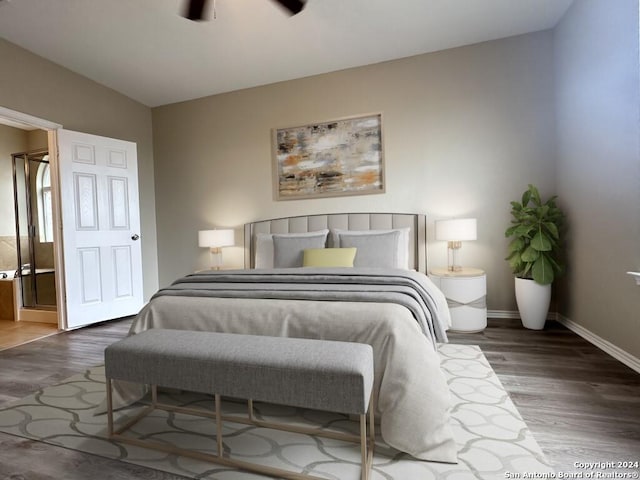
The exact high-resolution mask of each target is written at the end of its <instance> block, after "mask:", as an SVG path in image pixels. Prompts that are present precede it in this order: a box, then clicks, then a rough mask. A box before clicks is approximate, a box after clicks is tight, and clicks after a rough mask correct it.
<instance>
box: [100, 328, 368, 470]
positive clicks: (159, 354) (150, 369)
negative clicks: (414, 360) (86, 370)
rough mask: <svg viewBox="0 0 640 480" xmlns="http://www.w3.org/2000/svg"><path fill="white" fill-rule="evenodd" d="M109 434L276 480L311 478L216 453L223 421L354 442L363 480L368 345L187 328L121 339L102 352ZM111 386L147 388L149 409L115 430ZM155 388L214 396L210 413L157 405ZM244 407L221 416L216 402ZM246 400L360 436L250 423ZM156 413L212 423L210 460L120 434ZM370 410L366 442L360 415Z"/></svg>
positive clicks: (195, 453) (141, 444) (150, 332)
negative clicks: (354, 427) (320, 414)
mask: <svg viewBox="0 0 640 480" xmlns="http://www.w3.org/2000/svg"><path fill="white" fill-rule="evenodd" d="M105 374H106V378H107V414H108V429H109V436H110V437H111V438H113V439H115V440H119V441H123V442H127V443H131V444H134V445H139V446H145V447H149V448H155V449H159V450H163V451H168V452H171V453H177V454H179V455H185V456H189V457H194V458H197V459H200V460H205V461H211V462H214V463H218V464H223V465H227V466H233V467H237V468H241V469H245V470H249V471H254V472H258V473H263V474H264V473H266V474H268V475H272V476H276V477H280V478H292V479H293V478H306V479H312V478H313V479H318V478H320V477H315V476H311V475H306V474H302V473H295V472H290V471H288V470H283V469H278V468H273V467H268V466H264V465H259V464H255V463H250V462H245V461H240V460H235V459H233V458H231V457H230V456H225V455H224V454H223V448H222V447H223V438H222V421H223V420H224V421H231V422H236V423H245V424H253V425H258V426H261V427H267V428H276V429H281V430H288V431H295V432H298V433H307V434H314V435H319V436H327V437H331V438H337V439H340V440H345V441H354V442H359V443H360V449H361V461H362V474H361V478H362V480H366V479H367V478H368V476H369V471H370V468H371V460H372V455H373V447H374V421H373V410H374V407H373V402H372V401H371V398H372V396H371V391H372V386H373V352H372V349H371V346H370V345H365V344H360V343H350V342H334V341H326V340H311V339H299V338H287V337H265V336H256V335H237V334H228V333H214V332H196V331H186V330H164V329H151V330H147V331H145V332H142V333H139V334H137V335H133V336H130V337H127V338H125V339H123V340H121V341H119V342H116V343H114V344H113V345H110V346H109V347H107V348H106V350H105ZM113 380H125V381H129V382H135V383H141V384H147V385H150V386H151V392H152V397H151V398H152V400H151V405H149V406H148V407H147V408H146V409H144V410H143V411H142V412H141V413H140V414H139V415H137V416H136V417H135V418H133V419H131V420H129V421H128V422H127V423H126V424H125V425H123V426H121V427H120V428H119V429H118V430H114V424H113V403H112V383H113ZM157 386H162V387H170V388H175V389H181V390H188V391H192V392H201V393H210V394H213V395H214V397H215V411H214V412H210V411H203V410H202V409H192V408H182V407H176V406H171V405H165V404H161V403H159V402H158V397H157V388H156V387H157ZM222 396H225V397H233V398H235V399H245V400H248V401H249V416H248V417H242V416H237V415H234V416H231V415H222V412H221V397H222ZM253 401H262V402H268V403H275V404H283V405H290V406H294V407H303V408H310V409H318V410H327V411H333V412H339V413H343V414H349V415H358V416H359V421H360V435H350V434H347V433H343V432H337V431H329V430H324V429H320V428H308V427H300V426H293V425H284V424H281V423H271V422H264V421H259V420H257V419H256V418H255V417H254V415H253ZM155 408H160V409H166V410H173V411H181V412H184V413H189V414H198V415H205V416H209V417H212V418H215V419H216V439H217V454H216V455H211V454H204V453H202V452H196V451H192V450H186V449H182V448H179V447H178V446H175V447H170V446H167V445H166V444H161V443H159V442H155V443H154V442H151V441H147V440H141V439H137V438H133V437H130V436H127V435H123V432H124V431H125V430H127V429H129V428H130V427H131V426H132V425H134V424H135V423H137V422H138V421H139V420H140V419H141V418H142V417H144V416H145V415H146V414H148V413H150V412H151V411H152V410H153V409H155ZM367 411H368V412H369V421H368V423H369V428H368V430H369V432H368V433H369V438H367V421H366V414H367Z"/></svg>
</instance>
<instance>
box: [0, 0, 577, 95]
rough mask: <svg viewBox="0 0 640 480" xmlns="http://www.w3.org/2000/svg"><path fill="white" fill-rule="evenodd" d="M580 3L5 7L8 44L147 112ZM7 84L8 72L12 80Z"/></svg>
mask: <svg viewBox="0 0 640 480" xmlns="http://www.w3.org/2000/svg"><path fill="white" fill-rule="evenodd" d="M572 1H573V0H393V1H392V0H307V4H306V7H305V9H304V10H303V11H302V12H301V13H299V14H298V15H295V16H289V14H288V13H287V12H286V11H285V10H284V9H283V8H282V7H281V6H279V5H278V4H277V3H275V2H273V1H272V0H209V2H208V9H207V12H206V13H207V17H208V20H206V21H202V22H193V21H190V20H187V19H185V18H183V17H182V16H181V15H180V13H181V12H182V11H183V9H184V0H0V37H2V38H4V39H6V40H8V41H9V42H12V43H14V44H17V45H19V46H21V47H23V48H25V49H27V50H29V51H31V52H33V53H35V54H37V55H40V56H42V57H44V58H47V59H49V60H51V61H53V62H55V63H57V64H60V65H62V66H64V67H66V68H68V69H70V70H72V71H74V72H77V73H79V74H81V75H84V76H86V77H88V78H90V79H92V80H94V81H96V82H99V83H101V84H103V85H105V86H107V87H110V88H112V89H114V90H116V91H118V92H120V93H122V94H124V95H127V96H129V97H131V98H133V99H135V100H137V101H139V102H141V103H143V104H145V105H148V106H151V107H153V106H159V105H164V104H169V103H174V102H179V101H183V100H189V99H193V98H198V97H203V96H207V95H212V94H216V93H222V92H228V91H233V90H238V89H241V88H247V87H254V86H258V85H265V84H269V83H274V82H279V81H284V80H291V79H294V78H300V77H305V76H310V75H315V74H320V73H326V72H331V71H336V70H341V69H345V68H350V67H356V66H361V65H367V64H371V63H378V62H383V61H387V60H392V59H396V58H402V57H407V56H411V55H417V54H421V53H427V52H433V51H437V50H443V49H446V48H452V47H458V46H462V45H468V44H473V43H478V42H483V41H487V40H494V39H498V38H503V37H508V36H512V35H519V34H523V33H529V32H534V31H538V30H545V29H548V28H553V27H554V26H555V24H556V23H557V22H558V20H559V19H560V18H561V17H562V15H563V14H564V12H565V11H566V10H567V8H568V7H569V5H570V4H571V2H572ZM3 74H7V72H3Z"/></svg>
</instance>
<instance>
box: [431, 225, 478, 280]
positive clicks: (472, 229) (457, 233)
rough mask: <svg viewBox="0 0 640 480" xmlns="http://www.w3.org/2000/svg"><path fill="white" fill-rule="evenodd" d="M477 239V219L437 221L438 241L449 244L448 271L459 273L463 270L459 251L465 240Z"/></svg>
mask: <svg viewBox="0 0 640 480" xmlns="http://www.w3.org/2000/svg"><path fill="white" fill-rule="evenodd" d="M476 238H477V229H476V219H475V218H454V219H450V220H436V240H444V241H446V242H447V270H449V271H450V272H459V271H461V270H462V267H461V266H460V262H459V258H458V257H459V251H460V249H461V248H462V241H463V240H475V239H476Z"/></svg>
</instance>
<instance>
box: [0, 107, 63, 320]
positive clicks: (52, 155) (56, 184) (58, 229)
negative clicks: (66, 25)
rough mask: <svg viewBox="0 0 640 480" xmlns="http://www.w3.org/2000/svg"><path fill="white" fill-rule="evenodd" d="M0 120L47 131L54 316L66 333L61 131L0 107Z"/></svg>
mask: <svg viewBox="0 0 640 480" xmlns="http://www.w3.org/2000/svg"><path fill="white" fill-rule="evenodd" d="M0 117H2V118H4V119H6V120H9V121H11V122H15V123H17V124H19V125H26V126H30V127H36V128H39V129H41V130H46V131H47V140H48V147H49V168H50V171H51V208H52V210H53V262H54V266H55V269H56V274H55V285H56V303H57V305H56V307H57V308H56V311H57V314H58V329H59V330H67V310H66V308H67V306H66V285H65V281H64V278H65V276H64V254H63V248H62V222H61V213H62V210H61V204H60V201H61V196H60V175H59V173H60V172H59V163H58V129H59V128H62V125H60V124H59V123H54V122H50V121H49V120H45V119H43V118H38V117H34V116H33V115H29V114H26V113H22V112H18V111H15V110H11V109H9V108H5V107H2V106H0Z"/></svg>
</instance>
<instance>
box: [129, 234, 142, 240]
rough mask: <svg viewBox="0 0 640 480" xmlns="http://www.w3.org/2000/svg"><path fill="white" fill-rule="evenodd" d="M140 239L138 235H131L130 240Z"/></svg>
mask: <svg viewBox="0 0 640 480" xmlns="http://www.w3.org/2000/svg"><path fill="white" fill-rule="evenodd" d="M139 238H140V235H138V234H137V233H134V234H133V235H131V240H134V241H135V240H138V239H139Z"/></svg>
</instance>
